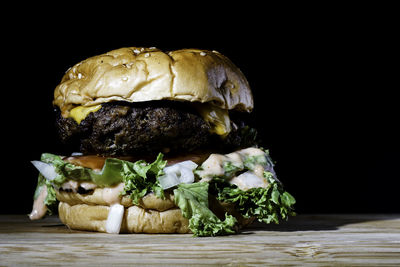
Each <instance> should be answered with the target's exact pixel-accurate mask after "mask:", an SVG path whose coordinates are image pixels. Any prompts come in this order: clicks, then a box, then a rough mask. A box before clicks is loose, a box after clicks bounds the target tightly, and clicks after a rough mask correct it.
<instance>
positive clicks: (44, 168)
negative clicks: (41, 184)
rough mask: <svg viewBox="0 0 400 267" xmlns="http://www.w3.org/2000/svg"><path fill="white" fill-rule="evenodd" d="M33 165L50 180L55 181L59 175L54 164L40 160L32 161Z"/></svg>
mask: <svg viewBox="0 0 400 267" xmlns="http://www.w3.org/2000/svg"><path fill="white" fill-rule="evenodd" d="M31 163H32V164H33V166H35V168H36V169H38V171H39V172H40V173H41V174H42V175H43V176H44V178H46V179H47V180H49V181H53V180H54V179H55V178H56V177H57V175H58V174H57V173H56V169H55V168H54V166H53V165H51V164H49V163H45V162H42V161H38V160H33V161H31Z"/></svg>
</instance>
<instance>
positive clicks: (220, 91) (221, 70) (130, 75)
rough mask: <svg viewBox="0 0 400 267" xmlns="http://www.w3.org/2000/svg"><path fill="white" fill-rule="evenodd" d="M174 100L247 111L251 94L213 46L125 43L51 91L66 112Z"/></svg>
mask: <svg viewBox="0 0 400 267" xmlns="http://www.w3.org/2000/svg"><path fill="white" fill-rule="evenodd" d="M152 100H178V101H190V102H201V103H205V102H208V103H211V104H213V105H215V106H218V107H220V108H223V109H229V110H231V109H236V110H241V111H248V112H250V111H251V110H252V109H253V96H252V93H251V90H250V87H249V84H248V82H247V80H246V78H245V76H244V75H243V74H242V72H241V71H240V70H239V69H238V68H237V67H236V66H235V65H234V64H233V63H232V62H231V61H230V60H229V59H228V58H227V57H225V56H223V55H222V54H220V53H218V52H216V51H207V50H198V49H183V50H177V51H171V52H163V51H161V50H159V49H156V48H140V47H129V48H120V49H117V50H113V51H110V52H108V53H105V54H102V55H98V56H94V57H91V58H88V59H86V60H84V61H82V62H80V63H78V64H76V65H74V66H73V67H72V68H70V69H69V70H68V71H67V72H66V73H65V75H64V77H63V78H62V80H61V83H60V84H59V85H58V86H57V87H56V89H55V91H54V101H53V104H54V105H56V106H58V107H59V108H60V110H61V113H62V115H63V116H64V117H67V116H68V115H69V111H70V110H71V109H72V108H74V107H76V106H79V105H82V106H92V105H96V104H101V103H105V102H110V101H127V102H143V101H152Z"/></svg>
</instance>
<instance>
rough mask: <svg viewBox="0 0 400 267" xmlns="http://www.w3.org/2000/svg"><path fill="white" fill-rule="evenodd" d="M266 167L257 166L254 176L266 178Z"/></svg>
mask: <svg viewBox="0 0 400 267" xmlns="http://www.w3.org/2000/svg"><path fill="white" fill-rule="evenodd" d="M264 170H265V169H264V166H263V165H261V164H257V165H256V167H254V170H253V171H254V174H255V175H257V176H258V177H260V178H264Z"/></svg>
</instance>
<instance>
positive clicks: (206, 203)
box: [30, 147, 295, 236]
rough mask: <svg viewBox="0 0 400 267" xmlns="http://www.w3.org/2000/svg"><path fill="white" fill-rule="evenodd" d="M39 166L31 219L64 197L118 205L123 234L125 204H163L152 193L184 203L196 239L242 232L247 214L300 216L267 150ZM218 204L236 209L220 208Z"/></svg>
mask: <svg viewBox="0 0 400 267" xmlns="http://www.w3.org/2000/svg"><path fill="white" fill-rule="evenodd" d="M32 163H33V164H34V165H35V167H36V168H37V169H38V170H39V171H40V174H39V179H38V185H37V189H36V192H35V201H34V207H33V211H32V213H31V214H30V217H31V219H37V218H39V217H42V216H44V215H45V213H46V212H50V211H51V208H52V207H53V206H54V205H55V204H56V203H57V199H58V200H60V201H66V202H69V203H70V204H71V205H72V204H74V203H88V204H93V203H94V202H95V203H97V204H98V203H100V204H101V205H106V206H110V207H111V208H110V210H109V217H108V219H107V223H106V231H107V232H109V233H119V231H120V227H121V220H122V216H123V214H124V209H125V208H126V207H128V206H139V207H140V206H141V207H144V208H145V209H152V208H155V206H159V205H152V204H148V203H155V202H154V200H153V201H150V202H147V204H146V199H147V198H148V197H149V196H151V197H152V198H153V199H159V200H162V202H163V203H164V200H167V201H166V203H170V204H169V205H167V206H166V207H165V209H168V208H171V207H175V208H179V209H180V210H181V212H182V215H183V216H184V217H185V218H187V219H188V222H189V229H190V230H191V232H193V234H194V235H195V236H215V235H225V234H232V233H235V232H236V231H237V229H238V220H241V219H251V218H256V219H258V220H259V221H261V222H265V223H270V222H275V223H278V222H279V219H286V218H287V217H288V216H289V215H293V214H294V212H293V205H294V203H295V200H294V198H293V197H292V196H291V195H290V194H289V193H288V192H286V191H285V190H284V189H283V186H282V184H281V183H280V181H279V180H278V179H277V178H276V174H275V172H274V170H273V163H272V161H271V158H270V157H269V153H268V151H266V150H263V149H260V148H254V147H253V148H247V149H241V150H238V151H236V152H233V153H229V154H212V155H210V156H209V157H208V158H207V159H206V160H205V161H204V162H202V163H201V164H197V163H195V162H193V161H191V160H185V161H181V162H179V163H174V164H168V161H167V160H164V158H163V154H161V153H160V154H159V155H158V156H157V158H156V159H155V160H154V161H153V162H151V163H148V162H146V161H144V160H138V161H134V162H131V161H127V160H122V159H117V158H106V159H105V160H104V164H103V166H102V167H101V169H91V168H88V167H83V166H79V165H75V164H73V163H71V158H67V157H61V156H57V155H53V154H43V155H42V157H41V160H40V161H33V162H32ZM80 188H81V189H80ZM79 190H84V191H81V192H80V191H79ZM99 199H100V200H99ZM213 199H214V200H215V201H214V202H213ZM91 201H92V202H93V203H92V202H91ZM215 203H217V204H215ZM218 203H227V204H229V205H230V206H231V207H233V208H232V209H231V210H227V209H221V210H222V211H223V212H222V213H221V212H217V210H218V205H220V204H218ZM220 208H221V207H220ZM235 212H238V216H237V214H236V213H235ZM234 215H235V216H234Z"/></svg>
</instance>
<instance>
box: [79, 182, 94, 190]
mask: <svg viewBox="0 0 400 267" xmlns="http://www.w3.org/2000/svg"><path fill="white" fill-rule="evenodd" d="M79 186H80V187H82V188H83V189H85V190H93V189H95V188H96V187H97V185H96V184H95V183H90V182H83V183H80V185H79Z"/></svg>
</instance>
